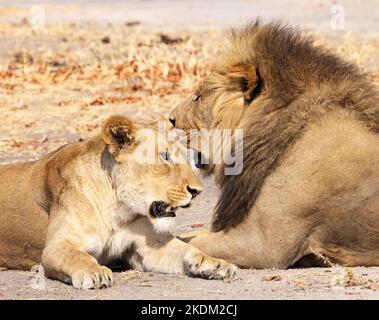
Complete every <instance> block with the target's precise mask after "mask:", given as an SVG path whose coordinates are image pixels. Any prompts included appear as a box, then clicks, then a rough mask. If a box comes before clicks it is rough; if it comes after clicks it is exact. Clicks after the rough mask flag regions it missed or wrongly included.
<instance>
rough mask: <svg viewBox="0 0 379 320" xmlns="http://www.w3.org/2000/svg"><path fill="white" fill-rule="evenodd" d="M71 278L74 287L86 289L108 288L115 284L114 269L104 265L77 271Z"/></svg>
mask: <svg viewBox="0 0 379 320" xmlns="http://www.w3.org/2000/svg"><path fill="white" fill-rule="evenodd" d="M71 280H72V285H73V287H74V288H76V289H84V290H88V289H101V288H108V287H110V286H112V284H113V276H112V271H111V270H110V269H108V268H107V267H104V266H98V267H96V268H91V269H88V270H79V271H76V272H75V273H74V274H73V275H72V277H71Z"/></svg>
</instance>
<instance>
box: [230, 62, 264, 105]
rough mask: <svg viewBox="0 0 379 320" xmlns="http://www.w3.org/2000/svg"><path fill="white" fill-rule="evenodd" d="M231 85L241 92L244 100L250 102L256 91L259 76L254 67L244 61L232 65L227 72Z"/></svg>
mask: <svg viewBox="0 0 379 320" xmlns="http://www.w3.org/2000/svg"><path fill="white" fill-rule="evenodd" d="M229 77H230V81H231V84H232V86H233V87H234V88H235V89H236V90H241V91H242V92H243V96H244V100H245V102H247V103H249V102H251V101H252V100H253V99H254V98H255V96H256V95H257V93H258V90H257V89H259V87H258V83H259V78H258V72H257V70H256V68H255V67H254V66H252V65H249V64H246V63H239V64H236V65H234V66H233V67H232V68H231V70H230V73H229Z"/></svg>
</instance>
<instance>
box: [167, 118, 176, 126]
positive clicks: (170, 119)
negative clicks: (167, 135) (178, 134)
mask: <svg viewBox="0 0 379 320" xmlns="http://www.w3.org/2000/svg"><path fill="white" fill-rule="evenodd" d="M168 120H169V121H170V122H171V124H172V125H173V126H174V128H175V124H176V120H175V119H173V118H168Z"/></svg>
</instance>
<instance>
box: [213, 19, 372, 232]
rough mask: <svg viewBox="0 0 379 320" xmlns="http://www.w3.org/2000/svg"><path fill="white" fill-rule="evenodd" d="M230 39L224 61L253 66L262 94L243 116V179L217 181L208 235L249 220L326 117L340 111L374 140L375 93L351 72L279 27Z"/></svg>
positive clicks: (252, 28)
mask: <svg viewBox="0 0 379 320" xmlns="http://www.w3.org/2000/svg"><path fill="white" fill-rule="evenodd" d="M230 39H231V48H230V51H229V52H228V53H227V54H228V55H229V56H233V58H234V59H233V61H236V60H239V61H241V62H243V63H249V64H251V65H253V66H255V67H256V68H257V70H258V71H259V74H260V77H261V78H262V81H263V88H262V92H261V94H260V95H259V96H258V97H257V98H256V99H255V100H254V101H252V102H251V103H250V105H248V106H246V108H247V109H246V111H245V113H244V122H243V123H244V127H243V128H244V146H243V148H244V149H243V150H244V159H243V160H244V162H243V163H244V169H243V172H242V173H241V174H240V175H237V176H225V175H224V174H223V172H224V171H223V170H222V171H221V173H220V174H218V177H217V179H218V181H219V183H220V185H221V190H222V192H221V197H220V200H219V202H218V204H217V207H216V210H215V215H214V220H213V224H212V229H213V231H222V230H228V229H230V228H232V227H234V226H236V225H237V224H239V223H240V222H241V221H242V220H243V219H244V218H245V217H246V216H247V214H248V213H249V211H250V209H251V208H252V206H253V205H254V203H255V202H256V200H257V198H258V196H259V193H260V191H261V189H262V186H263V184H264V182H265V180H266V178H267V177H268V176H269V175H270V174H271V173H272V172H273V171H274V170H275V169H276V168H277V167H278V166H279V165H280V162H281V159H282V158H283V156H284V155H285V154H286V151H287V150H288V148H289V147H290V146H291V145H293V144H294V143H295V142H296V141H297V140H298V139H299V137H300V136H301V135H302V133H303V132H304V129H305V128H306V127H307V125H308V124H309V123H310V122H312V121H315V120H317V119H318V118H320V117H321V116H322V115H323V114H325V113H327V112H330V111H333V110H336V109H337V108H342V109H345V110H347V112H350V113H351V114H352V115H353V116H355V117H356V118H357V119H359V120H361V121H363V122H364V123H365V124H366V125H367V126H368V127H369V128H370V129H371V130H373V131H375V132H379V98H378V93H377V91H376V89H375V87H374V86H373V85H372V84H371V83H370V82H369V81H368V80H367V79H366V77H365V75H363V74H362V73H360V71H359V70H358V68H357V67H356V66H355V65H354V64H351V63H348V62H346V61H344V60H342V59H341V58H339V57H337V56H336V55H334V54H333V53H331V52H330V51H328V50H326V49H322V48H319V47H316V46H315V45H314V44H313V41H312V40H311V39H310V38H308V37H303V36H301V35H300V34H299V32H298V31H296V30H294V29H292V28H289V27H287V26H284V25H282V24H280V23H271V24H266V25H261V23H259V22H255V23H253V24H250V25H248V26H247V27H245V28H243V29H242V30H237V31H236V30H233V31H232V32H231V34H230ZM223 67H224V66H223Z"/></svg>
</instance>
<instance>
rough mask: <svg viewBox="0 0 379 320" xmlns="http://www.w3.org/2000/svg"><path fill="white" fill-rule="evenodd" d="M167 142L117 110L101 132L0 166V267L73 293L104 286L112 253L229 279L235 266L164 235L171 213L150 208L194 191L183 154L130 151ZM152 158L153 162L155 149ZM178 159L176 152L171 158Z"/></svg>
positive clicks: (150, 265) (158, 267) (158, 268)
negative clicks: (147, 158)
mask: <svg viewBox="0 0 379 320" xmlns="http://www.w3.org/2000/svg"><path fill="white" fill-rule="evenodd" d="M142 128H144V129H145V130H150V131H151V133H152V134H153V135H155V137H156V140H155V142H154V144H153V150H155V152H158V151H157V150H158V148H156V146H157V144H158V143H159V144H165V145H166V148H167V151H168V152H171V151H172V149H173V145H172V144H171V143H169V142H168V141H166V140H164V139H162V137H161V135H159V134H157V132H156V131H155V130H153V128H152V127H150V128H149V127H146V126H140V127H139V128H137V125H135V124H134V123H133V122H131V121H130V120H129V119H128V118H126V117H124V116H113V117H110V118H109V119H107V121H105V122H104V124H103V133H102V135H101V136H97V137H94V138H92V139H89V140H87V141H83V142H79V143H74V144H69V145H66V146H64V147H62V148H60V149H58V150H57V151H55V152H53V153H50V154H49V155H47V156H45V157H43V158H42V159H40V160H38V161H34V162H29V163H23V164H13V165H6V166H1V167H0V266H5V267H7V268H10V269H26V270H28V269H30V268H31V267H32V266H33V265H34V264H38V263H41V262H42V264H43V266H44V268H45V273H46V274H47V276H49V277H51V278H55V279H59V280H62V281H65V282H71V283H72V284H73V285H74V287H76V288H82V289H90V288H100V287H108V286H110V285H111V284H112V272H111V270H110V269H109V268H108V267H107V266H108V265H109V263H111V262H112V261H113V260H114V259H121V260H123V261H124V263H125V264H129V265H131V266H132V267H134V268H136V269H138V270H143V271H153V272H154V271H155V272H166V273H185V274H188V275H190V276H200V277H204V278H224V277H229V276H231V275H232V274H233V273H234V271H235V267H234V266H233V265H230V264H228V263H226V262H225V261H223V260H219V259H213V258H211V257H210V256H208V255H206V254H203V253H202V252H200V251H199V250H198V249H196V248H195V247H193V246H192V245H189V244H186V243H184V242H181V241H180V240H178V239H176V238H175V237H173V236H172V235H171V234H170V233H169V230H168V229H169V228H170V226H172V223H171V222H172V220H173V219H174V218H164V219H165V220H159V218H154V217H152V216H151V214H150V211H149V209H150V205H151V203H152V202H153V201H164V202H166V203H168V204H170V205H171V206H172V207H178V206H185V205H188V204H189V203H190V202H191V201H192V194H191V193H190V192H189V190H188V188H192V189H196V190H198V191H201V190H202V186H201V183H200V181H199V180H198V178H197V177H196V176H195V175H194V173H193V171H192V169H191V167H190V166H189V165H188V164H187V163H186V162H185V161H177V160H183V159H177V158H175V159H173V161H172V162H170V163H169V162H166V161H163V160H162V159H160V160H157V162H153V163H152V164H141V163H139V162H138V161H137V159H136V158H135V157H134V155H135V154H136V152H137V151H138V150H139V148H145V147H146V144H147V143H150V142H151V141H148V140H147V139H146V137H145V136H143V135H142V134H141V132H140V131H139V130H138V129H142ZM155 156H157V158H156V159H159V156H158V154H155ZM176 157H180V154H176Z"/></svg>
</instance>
